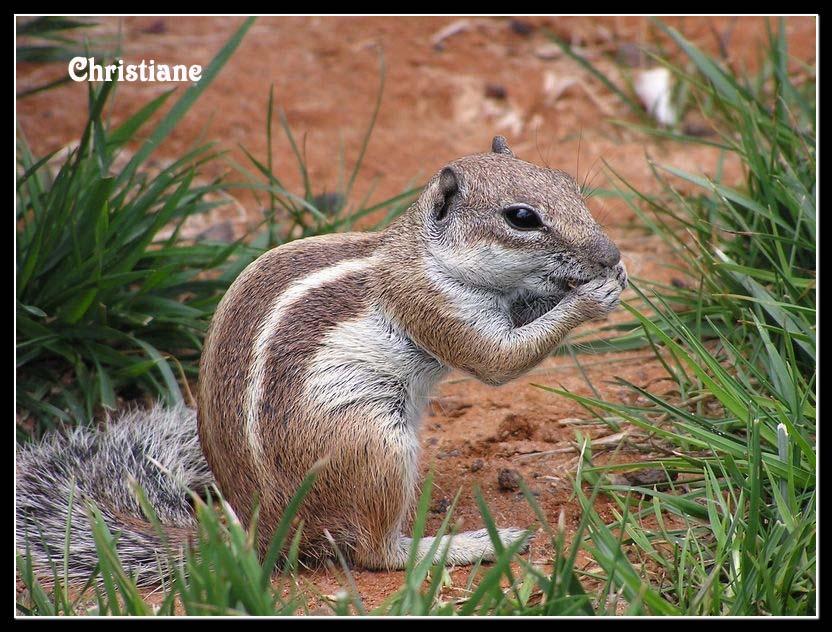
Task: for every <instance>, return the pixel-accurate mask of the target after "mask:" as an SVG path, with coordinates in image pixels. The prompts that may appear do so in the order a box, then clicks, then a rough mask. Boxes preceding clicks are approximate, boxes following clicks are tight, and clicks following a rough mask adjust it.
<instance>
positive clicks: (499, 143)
mask: <svg viewBox="0 0 832 632" xmlns="http://www.w3.org/2000/svg"><path fill="white" fill-rule="evenodd" d="M491 151H492V152H494V153H495V154H505V155H506V156H511V157H514V152H513V151H511V150H510V149H509V148H508V141H507V140H506V139H505V137H504V136H495V137H494V140H492V141H491Z"/></svg>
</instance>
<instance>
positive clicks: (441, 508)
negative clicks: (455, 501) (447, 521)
mask: <svg viewBox="0 0 832 632" xmlns="http://www.w3.org/2000/svg"><path fill="white" fill-rule="evenodd" d="M450 506H451V501H450V500H448V499H447V498H440V499H439V500H437V501H435V502H434V503H433V505H431V507H430V512H431V513H435V514H443V513H447V511H448V507H450Z"/></svg>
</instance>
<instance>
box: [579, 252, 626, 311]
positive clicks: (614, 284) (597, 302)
mask: <svg viewBox="0 0 832 632" xmlns="http://www.w3.org/2000/svg"><path fill="white" fill-rule="evenodd" d="M627 283H628V279H627V269H626V268H625V267H624V264H621V263H619V264H618V265H617V266H615V267H614V268H612V269H611V270H610V271H609V272H608V273H607V274H604V275H602V276H599V277H598V278H595V279H592V280H591V281H587V282H586V283H584V284H583V285H579V286H578V287H577V288H575V294H576V298H577V299H578V301H579V304H580V305H581V306H582V311H583V312H584V313H585V315H586V318H587V320H591V319H597V318H605V317H606V316H607V315H608V314H609V313H610V312H611V311H612V310H614V309H615V308H616V307H618V304H619V302H620V301H621V292H622V291H623V290H624V289H625V288H626V287H627Z"/></svg>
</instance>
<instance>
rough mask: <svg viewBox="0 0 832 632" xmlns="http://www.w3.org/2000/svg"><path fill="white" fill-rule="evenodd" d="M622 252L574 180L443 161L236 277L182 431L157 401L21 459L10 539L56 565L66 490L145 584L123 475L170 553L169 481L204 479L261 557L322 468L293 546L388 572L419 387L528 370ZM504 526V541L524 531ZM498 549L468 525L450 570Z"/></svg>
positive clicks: (592, 305)
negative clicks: (366, 223)
mask: <svg viewBox="0 0 832 632" xmlns="http://www.w3.org/2000/svg"><path fill="white" fill-rule="evenodd" d="M619 258H620V257H619V252H618V249H617V248H616V246H615V245H614V244H613V243H612V241H610V239H609V238H608V237H607V236H606V235H605V234H604V232H603V230H602V229H601V228H600V227H599V225H598V224H597V223H596V222H595V221H594V220H593V218H592V216H591V215H590V213H589V211H588V210H587V208H586V205H585V203H584V199H583V196H582V194H581V191H580V188H579V186H578V184H577V183H576V182H575V180H573V179H572V178H571V177H570V176H569V175H567V174H566V173H564V172H562V171H556V170H552V169H548V168H543V167H539V166H536V165H534V164H531V163H528V162H524V161H522V160H519V159H517V158H515V156H514V155H513V154H512V152H511V150H510V149H509V148H508V146H507V144H506V142H505V139H503V138H502V137H499V136H498V137H496V138H495V139H494V141H493V143H492V151H491V152H490V153H483V154H475V155H472V156H466V157H464V158H460V159H459V160H455V161H453V162H451V163H450V164H448V165H447V166H445V167H444V168H443V169H442V170H441V171H440V172H439V173H437V174H436V175H435V176H434V177H433V178H431V180H430V181H429V182H428V184H427V186H426V187H425V189H424V191H423V193H422V194H421V196H420V197H419V198H418V200H417V201H416V202H415V203H414V204H413V205H412V206H411V207H410V208H409V209H408V210H407V211H406V212H405V213H404V214H403V215H402V216H401V217H399V218H398V219H397V220H396V221H395V222H393V223H392V224H391V225H390V226H389V227H388V228H386V229H385V230H382V231H380V232H375V233H347V234H334V235H327V236H320V237H311V238H308V239H303V240H298V241H294V242H291V243H288V244H285V245H283V246H280V247H278V248H275V249H273V250H270V251H269V252H267V253H265V254H264V255H262V256H261V257H260V258H259V259H257V260H256V261H254V262H253V263H252V264H251V265H249V266H248V268H246V269H245V270H244V271H243V273H242V274H241V275H240V276H239V277H238V278H237V280H236V281H235V282H234V283H233V284H232V286H231V287H230V288H229V290H228V292H227V293H226V295H225V297H224V298H223V299H222V301H221V302H220V304H219V306H218V307H217V310H216V313H215V315H214V318H213V321H212V323H211V327H210V329H209V332H208V335H207V338H206V341H205V347H204V350H203V354H202V359H201V363H200V372H199V394H198V399H197V409H198V412H197V413H196V419H195V415H194V413H193V411H190V410H187V409H179V410H172V411H171V410H163V409H161V408H156V409H154V410H153V411H151V412H150V413H149V414H145V415H144V416H142V415H140V414H138V413H134V414H132V415H131V416H130V417H129V418H128V419H123V420H121V422H119V423H115V424H113V425H112V426H111V427H108V428H106V429H105V430H102V431H99V432H92V431H88V430H78V431H76V432H75V433H73V434H71V435H69V437H60V438H58V437H55V438H51V439H49V440H47V441H46V442H44V443H42V444H41V445H40V446H35V447H32V448H28V449H26V450H24V451H22V452H21V454H20V456H19V458H18V468H17V469H18V472H17V522H18V524H17V527H18V529H17V536H18V539H17V542H18V547H19V548H20V550H21V551H24V550H25V548H26V546H25V543H24V539H23V538H24V537H25V536H26V535H27V534H28V536H29V539H30V540H31V542H30V546H31V547H32V555H33V556H35V559H36V560H39V561H43V560H44V559H45V556H46V553H47V552H49V553H51V555H52V556H53V557H54V558H55V559H60V557H61V554H62V549H63V541H64V535H65V525H66V517H67V511H66V506H65V505H66V497H67V495H68V489H69V487H70V486H71V485H72V484H73V483H74V484H75V485H76V490H77V491H76V499H77V502H78V501H81V502H83V501H84V500H88V499H92V500H94V501H95V502H96V503H97V505H98V506H99V507H100V508H101V509H102V511H103V513H104V516H105V520H107V521H108V525H109V526H110V529H111V530H112V531H113V532H116V531H121V532H122V538H121V539H120V541H119V551H120V552H121V554H122V558H123V559H124V560H125V562H126V563H127V565H128V566H129V567H131V568H132V569H133V570H134V572H139V573H140V578H142V577H145V578H147V577H150V580H152V572H153V569H154V568H155V565H156V560H157V557H156V552H155V551H154V547H156V546H158V542H157V536H156V535H155V533H154V532H153V529H152V528H151V527H150V525H149V524H147V523H146V522H145V520H144V518H143V515H142V513H141V511H140V510H139V507H138V503H137V502H136V500H135V499H134V498H133V493H132V491H131V489H130V486H129V485H128V484H127V483H126V482H123V481H126V480H128V478H132V479H135V480H136V481H137V482H138V483H139V484H140V485H142V486H143V487H144V488H145V489H146V490H147V493H148V495H149V497H150V499H151V503H152V504H153V505H154V507H156V508H157V511H158V512H159V516H160V519H161V521H162V523H163V524H165V525H166V527H165V528H166V529H169V539H170V540H171V541H173V542H182V541H184V540H186V539H187V536H188V534H189V533H190V532H191V529H192V528H193V524H194V523H193V518H192V516H191V513H190V510H189V506H188V502H187V495H186V494H185V493H184V491H183V489H182V485H181V484H182V483H185V484H186V485H188V486H191V487H199V486H205V485H209V484H211V482H212V480H215V481H216V484H217V485H218V487H219V489H220V490H221V491H222V493H223V495H224V496H225V498H226V499H227V500H228V502H229V503H230V505H231V506H232V507H233V509H234V510H235V512H236V513H237V515H238V516H239V518H240V519H241V520H242V521H243V523H245V524H247V523H248V521H249V520H250V519H251V516H252V512H253V510H254V506H255V504H257V505H259V531H258V532H259V542H258V545H259V547H260V551H261V554H262V553H263V552H265V550H266V549H267V547H268V543H269V541H270V538H271V536H272V535H273V530H274V528H275V527H276V525H277V523H278V520H279V518H280V516H281V514H282V512H283V510H284V508H285V506H286V503H287V502H288V500H289V498H291V496H292V494H293V493H294V491H295V490H296V489H297V487H298V485H299V484H300V482H301V480H302V479H303V477H304V475H305V474H306V473H307V471H308V470H309V468H310V467H312V465H313V464H314V463H315V462H316V461H318V460H319V459H322V458H325V459H326V460H327V461H326V465H324V466H323V467H322V469H321V470H320V472H319V474H318V477H317V480H316V482H315V485H314V487H313V488H312V490H311V492H310V493H309V495H308V496H307V497H306V499H305V501H304V503H303V505H302V506H301V509H300V512H299V516H300V517H301V518H302V519H303V520H304V524H305V526H304V530H303V536H302V543H301V552H302V554H303V555H304V556H305V557H307V558H321V557H324V556H330V555H331V554H332V548H331V544H330V543H329V542H328V539H327V538H326V537H325V536H324V534H325V533H328V534H329V536H330V537H331V538H332V539H333V540H334V541H335V543H336V544H337V545H338V547H339V548H340V549H341V551H342V552H343V553H344V554H345V555H346V556H347V558H348V559H349V560H350V561H351V562H352V563H354V564H357V565H360V566H363V567H366V568H371V569H396V568H402V567H403V566H404V565H405V563H406V561H407V557H408V552H409V548H410V546H411V541H410V539H409V538H407V537H405V535H404V534H403V528H404V527H405V526H406V525H405V523H406V520H407V516H408V511H409V509H410V508H411V507H412V505H413V500H414V497H415V495H416V493H417V487H418V461H419V458H418V456H419V438H418V432H419V423H420V417H421V414H422V410H423V408H424V406H425V404H426V402H427V398H428V396H429V394H430V392H431V389H432V388H433V386H434V385H435V384H436V383H437V382H438V381H439V380H440V379H441V378H442V377H443V376H444V375H446V374H447V373H448V371H450V370H451V369H459V370H462V371H465V372H467V373H470V374H472V375H474V376H476V377H477V378H479V379H480V380H482V381H484V382H487V383H489V384H502V383H504V382H506V381H508V380H511V379H513V378H515V377H517V376H519V375H521V374H522V373H524V372H525V371H528V370H529V369H530V368H532V367H533V366H535V365H536V364H538V363H539V362H540V361H541V360H542V359H543V358H544V357H546V355H548V354H549V353H550V352H551V351H552V350H554V349H555V347H556V346H557V345H558V344H559V343H560V342H561V341H562V340H563V338H564V336H566V334H567V333H568V332H569V331H570V330H571V329H573V328H574V327H576V326H577V325H580V324H581V323H583V322H586V321H587V320H591V319H595V318H601V317H604V316H606V315H607V314H608V313H609V312H610V311H611V310H613V309H614V308H615V307H616V305H617V304H618V301H619V297H620V294H621V291H622V290H623V289H624V288H625V287H626V284H627V275H626V272H625V269H624V267H623V265H622V264H621V263H620V261H619ZM197 433H198V438H199V444H197V442H196V436H197ZM200 446H201V450H202V452H204V455H205V459H203V458H202V454H201V453H200V449H199V447H200ZM206 460H207V464H206V462H205V461H206ZM209 468H210V470H209ZM212 475H213V479H212ZM72 519H73V531H72V533H71V535H70V542H71V547H70V548H71V553H70V558H71V559H70V570H71V574H72V575H74V576H78V577H81V578H83V577H84V573H89V571H90V570H91V569H92V568H93V567H94V565H95V560H96V554H95V547H94V544H93V543H92V538H91V535H90V532H89V526H88V521H87V518H86V516H85V515H84V512H83V511H79V510H78V509H77V508H76V510H75V511H74V512H73V518H72ZM41 534H43V536H44V537H43V538H41V537H40V536H41ZM499 534H500V537H501V538H502V540H503V541H504V542H505V543H509V542H514V541H516V540H517V539H518V538H521V537H525V535H526V532H525V531H523V530H521V529H516V528H508V529H501V530H500V531H499ZM445 537H446V538H448V537H450V536H445ZM432 540H433V538H424V539H423V540H422V541H421V544H420V552H422V553H425V552H426V551H427V550H428V549H429V548H430V546H431V543H432ZM441 544H442V545H445V544H448V542H447V541H446V542H443V543H441ZM443 548H444V546H440V547H439V549H440V551H441V550H442V549H443ZM493 556H494V549H493V545H492V543H491V541H490V539H489V537H488V535H487V533H486V532H485V530H481V531H474V532H465V533H460V534H457V535H454V536H452V539H451V541H450V546H449V549H448V556H447V561H448V562H449V563H453V564H469V563H473V562H475V561H477V560H478V559H480V558H483V559H486V560H488V559H492V558H493ZM142 573H143V575H142Z"/></svg>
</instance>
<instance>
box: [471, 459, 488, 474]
mask: <svg viewBox="0 0 832 632" xmlns="http://www.w3.org/2000/svg"><path fill="white" fill-rule="evenodd" d="M483 465H485V463H483V462H482V459H474V462H473V463H471V471H472V472H479V471H480V470H481V469H482V466H483Z"/></svg>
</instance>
